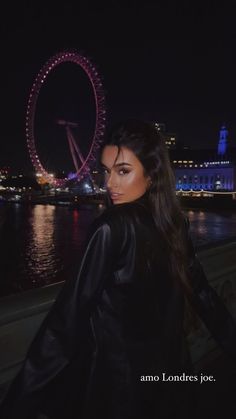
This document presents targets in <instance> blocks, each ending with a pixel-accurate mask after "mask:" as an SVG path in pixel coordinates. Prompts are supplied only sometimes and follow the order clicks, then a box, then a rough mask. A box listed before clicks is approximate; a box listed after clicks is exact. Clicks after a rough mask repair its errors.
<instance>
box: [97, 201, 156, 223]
mask: <svg viewBox="0 0 236 419" xmlns="http://www.w3.org/2000/svg"><path fill="white" fill-rule="evenodd" d="M147 216H148V209H147V208H146V207H145V206H144V205H142V203H141V202H139V201H132V202H125V203H122V204H117V205H112V206H111V207H108V208H106V209H104V211H103V212H102V213H101V214H100V215H99V216H98V217H96V220H95V223H97V224H98V225H101V224H106V223H107V224H109V225H120V226H122V225H124V224H126V222H127V223H128V224H130V223H132V221H135V220H136V219H137V217H138V218H139V217H147Z"/></svg>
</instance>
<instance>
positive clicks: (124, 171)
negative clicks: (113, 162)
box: [119, 169, 129, 175]
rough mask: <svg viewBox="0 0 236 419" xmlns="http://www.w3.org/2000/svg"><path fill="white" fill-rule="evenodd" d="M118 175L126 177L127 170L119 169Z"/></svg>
mask: <svg viewBox="0 0 236 419" xmlns="http://www.w3.org/2000/svg"><path fill="white" fill-rule="evenodd" d="M119 173H120V175H126V174H127V173H129V172H128V170H125V169H120V170H119Z"/></svg>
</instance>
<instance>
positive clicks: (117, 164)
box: [101, 161, 132, 169]
mask: <svg viewBox="0 0 236 419" xmlns="http://www.w3.org/2000/svg"><path fill="white" fill-rule="evenodd" d="M124 165H125V166H132V164H129V163H126V162H124V161H123V162H121V163H116V164H115V167H119V166H124ZM101 166H103V167H105V168H106V169H109V167H107V166H106V165H105V164H103V163H101Z"/></svg>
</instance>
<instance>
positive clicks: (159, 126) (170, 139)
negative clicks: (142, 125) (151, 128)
mask: <svg viewBox="0 0 236 419" xmlns="http://www.w3.org/2000/svg"><path fill="white" fill-rule="evenodd" d="M155 128H156V130H157V131H159V132H161V134H162V136H163V138H164V140H165V144H166V146H167V148H168V149H175V148H176V142H177V138H176V134H174V133H171V132H167V131H166V126H165V124H163V123H159V122H155Z"/></svg>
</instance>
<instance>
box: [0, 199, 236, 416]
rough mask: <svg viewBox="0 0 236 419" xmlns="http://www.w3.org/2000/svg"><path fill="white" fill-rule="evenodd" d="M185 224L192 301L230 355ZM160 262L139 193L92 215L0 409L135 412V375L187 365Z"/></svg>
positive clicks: (233, 344)
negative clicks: (73, 266)
mask: <svg viewBox="0 0 236 419" xmlns="http://www.w3.org/2000/svg"><path fill="white" fill-rule="evenodd" d="M185 229H186V239H187V241H188V251H189V269H190V277H189V280H190V281H191V282H192V286H193V289H194V297H193V299H192V304H193V306H194V308H195V309H196V311H197V313H198V314H199V316H200V317H201V318H202V320H203V321H204V322H205V324H206V325H207V327H208V328H209V330H210V331H211V333H212V334H213V336H214V337H215V338H216V339H217V340H218V342H219V343H220V344H221V346H222V347H223V348H224V349H225V350H226V351H227V352H228V353H229V354H230V355H232V356H233V357H234V356H235V348H236V328H235V324H234V321H233V319H232V317H231V315H230V314H229V313H228V311H227V310H226V308H225V306H224V305H223V304H222V302H221V300H220V299H219V297H218V296H217V294H216V292H215V291H214V290H213V289H212V288H211V287H210V286H209V284H208V282H207V280H206V277H205V274H204V271H203V269H202V266H201V264H200V262H199V260H198V258H197V256H196V254H195V251H194V247H193V245H192V241H191V237H190V235H189V222H188V220H187V219H186V225H185ZM167 263H168V262H167V254H166V251H165V248H164V246H163V243H162V241H161V240H160V238H159V237H158V235H157V231H156V228H155V224H154V220H153V218H152V216H151V213H150V210H149V208H148V205H147V197H146V195H144V196H143V197H141V198H139V199H138V200H136V201H134V202H132V203H125V204H120V205H115V206H113V207H111V208H109V209H107V210H105V211H104V213H103V214H102V215H100V216H99V217H98V218H97V219H95V221H94V222H93V224H92V226H91V229H90V232H89V235H88V239H87V242H86V245H85V248H84V254H83V258H82V262H81V265H80V269H79V273H78V277H77V278H75V279H74V280H70V281H67V282H65V285H64V287H63V289H62V291H61V292H60V294H59V296H58V298H57V300H56V302H55V304H54V305H53V307H52V309H51V310H50V312H49V314H48V315H47V317H46V319H45V320H44V322H43V324H42V325H41V327H40V330H39V331H38V333H37V335H36V338H35V339H34V341H33V343H32V344H31V346H30V349H29V352H28V355H27V357H26V360H25V362H24V365H23V367H22V369H21V372H20V373H19V374H18V376H17V378H16V379H15V380H14V382H13V384H12V385H11V387H10V390H9V392H8V394H7V397H6V398H5V400H4V402H3V405H2V410H0V412H3V413H2V416H1V417H2V418H4V419H5V418H7V417H9V418H10V417H11V418H13V417H22V418H23V417H24V419H26V418H30V419H32V418H33V417H36V416H34V414H35V413H36V411H40V410H41V411H44V412H49V413H48V414H49V416H50V417H54V418H73V417H77V418H78V417H80V418H89V419H90V418H95V417H100V414H103V418H104V419H105V418H106V414H107V417H109V419H113V418H119V419H121V418H122V419H125V418H126V417H127V418H128V417H129V418H130V417H132V414H133V415H134V417H136V418H137V417H138V412H137V410H136V413H133V412H134V410H135V409H137V406H138V399H139V398H140V399H141V398H142V397H143V389H144V387H142V389H141V390H140V377H141V376H144V375H145V376H147V375H152V376H160V375H161V374H162V373H163V372H165V373H167V374H180V373H183V372H184V373H189V374H192V370H191V363H190V358H189V355H188V349H187V345H186V342H185V338H184V331H183V319H184V296H183V293H182V291H181V289H180V288H179V287H176V286H175V285H174V284H173V281H172V279H171V275H170V273H169V271H168V265H167ZM138 382H139V383H138ZM144 385H145V384H144ZM142 386H143V383H142ZM166 388H167V387H166ZM166 388H165V390H164V391H165V392H166ZM145 391H146V390H145ZM148 394H149V395H148V396H147V395H146V396H147V397H151V396H150V394H151V393H150V389H149V393H148ZM160 394H161V396H160V399H159V400H158V405H161V402H162V400H165V401H164V402H163V405H164V406H165V408H166V406H167V405H168V403H170V404H171V403H172V400H171V397H172V396H173V394H172V396H168V397H169V399H168V398H166V396H165V397H164V396H163V394H164V393H162V388H161V385H160ZM146 396H145V397H146ZM155 397H156V396H155ZM101 400H102V401H101ZM104 405H105V406H106V412H108V413H106V412H105V411H104V410H103V409H104ZM16 412H17V415H16ZM150 417H151V416H150ZM146 418H148V414H147V410H146Z"/></svg>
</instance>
